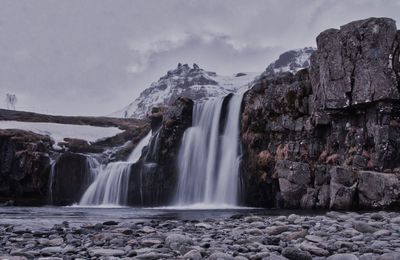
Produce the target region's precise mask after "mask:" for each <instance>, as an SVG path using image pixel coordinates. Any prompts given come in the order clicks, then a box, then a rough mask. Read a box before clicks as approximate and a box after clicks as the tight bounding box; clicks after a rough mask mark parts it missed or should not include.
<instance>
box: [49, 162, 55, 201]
mask: <svg viewBox="0 0 400 260" xmlns="http://www.w3.org/2000/svg"><path fill="white" fill-rule="evenodd" d="M55 174H56V160H53V159H51V158H50V176H49V190H48V195H49V199H50V201H49V202H50V203H53V185H54V178H55Z"/></svg>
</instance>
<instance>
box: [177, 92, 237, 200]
mask: <svg viewBox="0 0 400 260" xmlns="http://www.w3.org/2000/svg"><path fill="white" fill-rule="evenodd" d="M242 98H243V94H238V95H234V96H233V97H232V98H231V99H230V101H229V104H228V115H227V118H226V125H225V127H224V129H223V131H222V133H220V123H221V109H222V104H223V98H215V99H211V100H208V101H206V102H202V103H196V104H195V106H194V109H193V124H192V125H193V126H192V127H190V128H189V129H187V130H186V131H185V133H184V136H183V139H182V144H181V147H180V149H179V155H178V170H179V181H178V188H177V195H176V204H177V205H190V204H198V203H204V204H208V205H209V204H212V205H225V206H226V205H232V206H234V205H236V204H237V202H238V190H239V160H240V149H239V119H240V107H241V102H242Z"/></svg>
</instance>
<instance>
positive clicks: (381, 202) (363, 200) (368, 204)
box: [358, 171, 400, 208]
mask: <svg viewBox="0 0 400 260" xmlns="http://www.w3.org/2000/svg"><path fill="white" fill-rule="evenodd" d="M358 199H359V203H360V206H361V207H362V208H386V207H390V206H395V205H397V206H399V205H400V180H399V177H398V176H396V175H395V174H389V173H382V172H373V171H360V172H359V174H358Z"/></svg>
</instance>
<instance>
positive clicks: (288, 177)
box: [275, 160, 311, 207]
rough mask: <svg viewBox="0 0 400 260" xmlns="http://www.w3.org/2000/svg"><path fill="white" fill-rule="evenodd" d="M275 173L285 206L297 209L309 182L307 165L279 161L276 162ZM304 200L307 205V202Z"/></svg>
mask: <svg viewBox="0 0 400 260" xmlns="http://www.w3.org/2000/svg"><path fill="white" fill-rule="evenodd" d="M275 171H276V173H277V174H278V177H279V186H280V188H281V195H282V197H283V200H284V203H285V205H286V206H287V207H299V206H300V202H301V199H302V197H303V196H304V195H306V193H307V186H308V184H309V183H310V180H311V177H310V169H309V166H308V164H305V163H298V162H292V161H287V160H279V161H277V162H276V165H275ZM305 200H306V202H305V204H307V203H308V201H307V199H305Z"/></svg>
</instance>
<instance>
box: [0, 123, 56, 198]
mask: <svg viewBox="0 0 400 260" xmlns="http://www.w3.org/2000/svg"><path fill="white" fill-rule="evenodd" d="M50 148H51V140H50V138H48V137H45V136H40V135H37V134H34V133H27V132H24V131H17V130H13V131H10V130H0V196H1V199H0V203H1V202H5V201H8V200H17V202H18V203H19V204H22V205H35V204H40V203H41V202H43V201H45V200H46V195H47V180H48V175H49V170H50V167H49V165H50V159H49V157H48V153H47V152H48V150H49V149H50Z"/></svg>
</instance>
